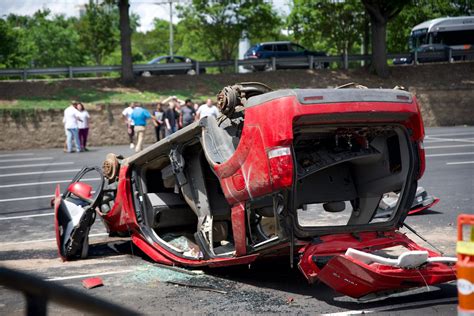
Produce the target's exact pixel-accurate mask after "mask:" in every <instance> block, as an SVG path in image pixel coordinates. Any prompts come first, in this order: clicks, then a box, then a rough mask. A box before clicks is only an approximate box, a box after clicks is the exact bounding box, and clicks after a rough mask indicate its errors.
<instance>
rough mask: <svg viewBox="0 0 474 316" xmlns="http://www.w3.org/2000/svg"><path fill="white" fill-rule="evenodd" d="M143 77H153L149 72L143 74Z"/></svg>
mask: <svg viewBox="0 0 474 316" xmlns="http://www.w3.org/2000/svg"><path fill="white" fill-rule="evenodd" d="M142 77H151V73H150V72H149V71H144V72H142Z"/></svg>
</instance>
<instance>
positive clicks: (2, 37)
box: [0, 19, 18, 67]
mask: <svg viewBox="0 0 474 316" xmlns="http://www.w3.org/2000/svg"><path fill="white" fill-rule="evenodd" d="M0 43H2V45H0V67H5V66H6V67H11V66H12V64H11V62H12V57H13V55H14V54H15V52H16V49H17V47H18V38H17V37H16V34H15V31H14V30H13V28H12V27H11V26H10V25H9V24H8V22H7V21H5V20H3V19H0Z"/></svg>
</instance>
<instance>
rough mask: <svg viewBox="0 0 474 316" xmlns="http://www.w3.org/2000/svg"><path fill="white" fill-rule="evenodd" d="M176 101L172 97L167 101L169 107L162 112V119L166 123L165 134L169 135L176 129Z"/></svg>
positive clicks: (177, 115)
mask: <svg viewBox="0 0 474 316" xmlns="http://www.w3.org/2000/svg"><path fill="white" fill-rule="evenodd" d="M177 104H178V102H176V101H175V100H174V99H173V100H171V101H170V102H169V107H168V109H167V110H166V111H165V113H164V116H163V118H164V121H165V125H166V136H170V135H171V134H173V133H175V132H176V131H177V130H178V118H179V114H178V113H176V105H177Z"/></svg>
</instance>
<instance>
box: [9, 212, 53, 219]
mask: <svg viewBox="0 0 474 316" xmlns="http://www.w3.org/2000/svg"><path fill="white" fill-rule="evenodd" d="M52 215H54V213H44V214H32V215H20V216H11V217H0V221H7V220H10V219H20V218H30V217H42V216H52Z"/></svg>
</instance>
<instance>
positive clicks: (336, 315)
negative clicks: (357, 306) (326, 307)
mask: <svg viewBox="0 0 474 316" xmlns="http://www.w3.org/2000/svg"><path fill="white" fill-rule="evenodd" d="M373 312H374V311H370V310H361V311H347V312H339V313H327V314H321V316H346V315H362V314H372V313H373Z"/></svg>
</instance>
